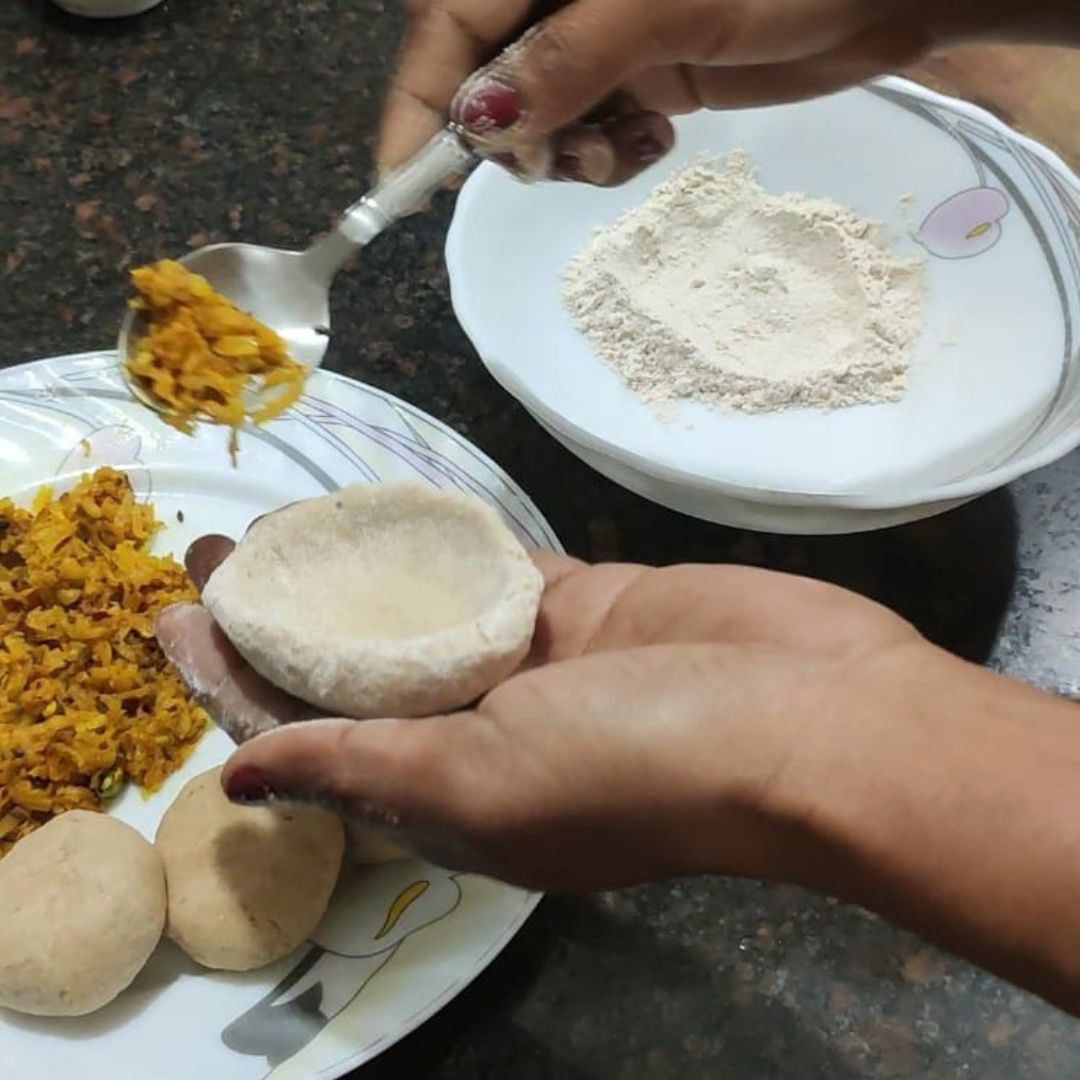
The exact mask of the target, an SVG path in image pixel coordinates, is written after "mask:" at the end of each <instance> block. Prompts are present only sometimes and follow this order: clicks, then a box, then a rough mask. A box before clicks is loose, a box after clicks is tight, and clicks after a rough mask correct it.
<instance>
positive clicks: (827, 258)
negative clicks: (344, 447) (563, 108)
mask: <svg viewBox="0 0 1080 1080" xmlns="http://www.w3.org/2000/svg"><path fill="white" fill-rule="evenodd" d="M675 129H676V135H677V141H676V144H675V147H674V150H673V151H672V152H671V153H670V154H669V155H668V156H667V157H665V158H664V159H662V160H661V161H659V162H657V163H656V164H655V165H653V166H652V167H651V168H649V169H648V170H646V171H645V172H644V173H643V174H642V175H640V176H638V177H637V178H635V179H634V180H632V181H631V182H630V183H628V184H626V185H624V186H622V187H618V188H612V189H600V188H595V187H589V186H587V185H582V184H538V185H534V186H527V185H523V184H521V183H518V182H517V181H515V180H514V179H513V178H511V177H510V176H509V175H508V174H506V172H505V171H504V170H501V169H499V168H498V167H496V166H495V165H491V164H486V165H483V166H481V167H480V168H479V169H478V170H477V171H476V172H475V173H474V174H473V175H472V176H471V177H470V178H469V180H468V181H467V183H466V184H465V185H464V187H463V189H462V191H461V194H460V196H459V199H458V203H457V208H456V211H455V216H454V220H453V224H452V226H451V230H450V234H449V236H448V238H447V246H446V253H447V265H448V268H449V272H450V282H451V289H452V295H453V302H454V307H455V310H456V312H457V315H458V318H459V319H460V321H461V324H462V326H463V327H464V329H465V331H466V332H467V333H468V335H469V336H470V338H471V339H472V341H473V344H474V345H475V347H476V350H477V352H478V353H479V354H480V357H481V359H482V360H483V362H484V363H485V364H486V365H487V367H488V369H489V370H490V371H491V373H492V374H493V375H494V377H495V378H496V379H497V380H498V381H499V382H500V383H501V384H502V385H503V386H504V387H505V388H506V389H507V390H508V391H509V392H510V393H511V394H513V395H514V396H515V397H517V398H518V399H519V400H520V401H521V402H522V404H523V405H524V406H525V407H526V408H527V409H528V410H529V411H530V412H531V413H532V414H533V415H534V416H535V417H536V419H537V420H538V421H539V422H540V423H541V424H543V425H544V427H546V428H547V429H548V430H549V432H550V433H551V434H552V435H553V436H554V437H555V438H556V439H558V440H559V441H561V442H562V443H563V444H564V445H565V446H566V447H567V448H568V449H570V450H571V451H572V452H573V453H575V454H577V455H578V456H579V457H580V458H582V459H583V460H584V461H585V462H587V463H588V464H589V465H590V466H592V467H593V468H594V469H596V470H597V471H598V472H600V473H602V474H604V475H605V476H607V477H608V478H610V479H611V480H613V481H615V482H616V483H619V484H622V485H623V486H625V487H627V488H629V489H630V490H632V491H634V492H636V493H638V494H640V495H642V496H644V497H645V498H648V499H652V500H653V501H655V502H658V503H661V504H663V505H666V506H669V507H671V508H673V509H676V510H680V511H682V512H684V513H687V514H691V515H694V516H696V517H699V518H703V519H706V520H710V521H716V522H720V523H722V524H727V525H734V526H737V527H743V528H753V529H763V530H768V531H775V532H788V533H843V532H856V531H862V530H866V529H874V528H883V527H886V526H891V525H897V524H901V523H903V522H907V521H913V520H916V519H919V518H925V517H928V516H930V515H932V514H936V513H940V512H942V511H945V510H948V509H951V508H953V507H955V506H958V505H960V504H962V503H964V502H966V501H968V500H970V499H973V498H975V497H977V496H979V495H982V494H984V493H986V492H988V491H991V490H993V489H994V488H997V487H1000V486H1002V485H1004V484H1006V483H1009V482H1010V481H1012V480H1014V479H1016V478H1017V477H1018V476H1020V475H1022V474H1024V473H1027V472H1030V471H1031V470H1033V469H1037V468H1040V467H1042V466H1044V465H1048V464H1050V463H1051V462H1052V461H1054V460H1056V459H1058V458H1060V457H1061V456H1063V455H1064V454H1066V453H1068V452H1069V451H1070V450H1072V449H1074V448H1075V447H1076V446H1077V445H1078V444H1080V422H1078V421H1080V393H1078V388H1080V346H1078V342H1080V231H1078V230H1077V223H1078V222H1080V179H1078V178H1077V176H1076V175H1075V174H1074V173H1073V172H1072V171H1071V170H1070V168H1069V167H1068V166H1067V165H1066V164H1065V162H1063V161H1062V160H1061V159H1060V158H1059V157H1057V156H1056V155H1055V154H1054V153H1052V152H1051V151H1050V150H1047V149H1046V148H1045V147H1043V146H1040V145H1039V144H1037V143H1035V142H1033V141H1032V140H1030V139H1028V138H1026V137H1024V136H1021V135H1019V134H1017V133H1016V132H1014V131H1012V130H1011V129H1010V128H1008V127H1007V126H1006V125H1005V124H1003V123H1002V122H1000V121H999V120H997V119H996V118H994V117H993V116H991V115H990V114H989V113H987V112H985V111H984V110H982V109H979V108H976V107H975V106H973V105H970V104H968V103H966V102H962V101H957V100H955V99H952V98H948V97H944V96H942V95H939V94H936V93H933V92H931V91H929V90H927V89H924V88H923V87H921V86H918V85H916V84H914V83H912V82H909V81H906V80H903V79H898V78H887V79H882V80H879V81H877V82H875V83H873V84H871V85H868V86H865V87H862V88H858V89H853V90H849V91H845V92H844V93H839V94H834V95H831V96H829V97H826V98H822V99H818V100H813V101H806V102H801V103H798V104H792V105H785V106H780V107H774V108H763V109H745V110H732V111H722V112H712V113H710V112H702V113H698V114H695V115H691V116H685V117H680V118H677V119H676V121H675Z"/></svg>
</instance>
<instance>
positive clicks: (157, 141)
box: [0, 0, 1080, 1080]
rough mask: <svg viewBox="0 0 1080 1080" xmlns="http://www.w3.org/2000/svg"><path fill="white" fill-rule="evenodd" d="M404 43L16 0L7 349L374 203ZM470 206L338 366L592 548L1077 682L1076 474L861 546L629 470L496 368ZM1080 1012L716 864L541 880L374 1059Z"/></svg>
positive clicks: (101, 329) (1049, 1054) (1059, 1041)
mask: <svg viewBox="0 0 1080 1080" xmlns="http://www.w3.org/2000/svg"><path fill="white" fill-rule="evenodd" d="M399 32H400V19H399V16H398V14H397V10H396V7H395V6H394V5H392V4H383V3H380V2H378V0H296V2H295V3H291V4H290V3H281V2H279V0H243V2H240V0H235V2H231V0H168V2H167V3H166V4H165V5H163V6H162V7H160V8H158V9H155V10H154V11H153V12H151V13H150V14H148V15H146V16H144V17H142V18H140V19H137V20H131V21H126V22H120V23H109V24H100V25H95V24H89V23H83V22H80V21H78V20H74V19H68V18H65V17H62V16H60V15H59V14H57V13H56V12H55V11H54V10H53V9H52V8H51V7H50V6H49V5H48V4H47V2H46V0H7V2H6V3H4V4H3V5H0V325H2V326H3V340H2V342H0V363H15V362H18V361H22V360H29V359H34V358H37V357H41V356H46V355H53V354H57V353H64V352H73V351H78V350H82V349H89V348H95V347H99V346H101V345H103V344H105V343H107V342H109V341H110V340H112V339H113V337H114V334H115V331H116V320H117V318H118V314H119V312H120V310H121V307H122V303H123V300H124V294H125V284H124V276H123V273H122V272H123V270H124V269H125V267H127V266H129V265H131V264H132V263H133V262H137V261H141V260H144V259H148V258H151V257H154V256H158V255H165V254H175V253H177V252H183V251H185V250H186V249H187V248H189V247H191V246H197V245H201V244H203V243H207V242H211V241H215V240H222V239H233V238H244V239H247V240H253V241H256V242H261V243H270V244H276V245H281V246H300V245H302V244H303V243H304V242H305V240H306V239H307V237H308V236H309V235H310V234H312V233H315V232H318V231H320V230H321V229H323V228H325V227H326V225H327V224H328V223H329V222H330V221H331V220H332V219H333V217H334V216H335V214H336V212H337V211H338V210H339V209H340V208H342V207H344V206H345V205H347V204H348V203H349V202H350V201H351V200H353V199H354V198H355V197H356V196H358V195H359V194H360V193H361V192H362V190H363V188H364V186H365V179H366V177H367V173H368V168H369V163H370V146H371V140H372V134H373V132H374V130H375V123H376V118H377V114H378V107H379V96H380V92H381V88H382V86H383V84H384V80H385V76H386V72H387V70H388V68H389V66H390V64H391V61H392V57H393V53H394V50H395V47H396V42H397V37H398V34H399ZM448 212H449V207H448V206H447V205H446V204H445V202H444V203H443V204H441V205H440V206H439V207H438V208H437V209H436V211H435V212H433V213H432V214H430V215H428V216H426V217H424V218H422V219H417V220H415V221H412V222H410V223H408V224H407V225H405V226H404V227H401V228H399V229H397V230H396V231H394V232H393V233H392V234H391V235H389V236H387V237H384V238H383V239H382V240H380V241H379V243H378V244H377V245H375V246H374V247H373V248H371V249H370V250H369V251H368V252H366V253H365V255H364V257H363V260H362V261H361V262H360V263H359V264H358V265H357V266H356V268H355V269H353V270H351V271H350V272H348V273H347V274H346V275H344V276H343V278H342V279H341V280H340V281H339V283H338V285H337V287H336V290H335V310H334V327H335V336H334V341H333V345H332V350H331V357H330V360H329V366H331V367H333V368H335V369H337V370H339V371H344V372H347V373H349V374H351V375H354V376H356V377H358V378H360V379H363V380H365V381H368V382H371V383H374V384H376V385H378V386H381V387H385V388H387V389H388V390H391V391H392V392H394V393H396V394H399V395H401V396H402V397H405V398H407V399H409V400H410V401H412V402H414V403H415V404H417V405H418V406H420V407H421V408H423V409H426V410H428V411H429V412H431V413H433V414H434V415H436V416H438V417H440V418H441V419H443V420H445V421H447V422H449V423H450V424H452V425H453V426H454V427H456V428H457V429H458V430H460V431H462V432H463V433H465V434H466V435H468V436H469V437H470V438H471V439H472V440H474V441H475V442H476V443H477V444H479V445H480V446H481V447H482V448H483V449H484V450H486V451H487V452H488V453H490V454H491V455H492V456H493V457H494V458H496V459H497V460H498V461H499V462H500V463H501V464H502V465H504V466H505V467H506V468H507V469H508V470H509V472H510V473H511V474H512V475H514V476H515V477H516V479H517V480H519V481H520V482H521V483H522V484H523V485H524V486H525V488H526V489H527V490H528V491H529V492H530V493H531V494H532V495H533V497H534V498H535V499H536V501H537V503H538V504H539V506H540V508H541V509H542V510H543V512H544V513H545V514H546V515H547V516H548V518H549V519H550V520H551V521H552V523H553V525H554V526H555V528H556V529H557V530H558V532H559V533H560V535H561V536H562V537H563V539H564V540H565V542H566V544H567V546H568V547H569V548H570V549H571V550H572V551H573V552H575V553H577V554H580V555H583V556H586V557H588V558H592V559H611V558H624V559H633V560H642V561H650V562H658V563H669V562H675V561H679V560H697V561H720V560H734V561H739V562H746V563H753V564H759V565H766V566H772V567H777V568H782V569H788V570H795V571H799V572H802V573H808V574H812V575H816V576H819V577H822V578H827V579H829V580H833V581H838V582H843V583H845V584H847V585H849V586H851V587H853V588H856V589H859V590H861V591H862V592H865V593H867V594H869V595H872V596H875V597H877V598H879V599H881V600H883V601H884V602H886V603H887V604H890V605H892V606H893V607H896V608H898V609H899V610H900V611H902V612H903V613H904V614H906V615H908V616H909V617H911V618H912V619H914V620H915V621H916V622H917V623H918V624H919V625H920V626H921V627H922V628H923V629H924V630H925V631H926V632H927V633H929V634H930V635H931V636H932V637H933V638H935V639H936V640H938V641H940V642H942V643H944V644H946V645H948V646H949V647H950V648H952V649H954V650H956V651H958V652H960V653H962V654H964V655H966V656H969V657H973V658H976V659H982V660H989V661H990V662H992V663H994V664H996V665H999V666H1000V667H1002V668H1003V669H1004V670H1006V671H1008V672H1010V673H1013V674H1015V675H1017V676H1020V677H1023V678H1026V679H1029V680H1031V681H1033V682H1036V683H1038V684H1040V685H1043V686H1046V687H1052V688H1057V689H1061V690H1063V691H1066V692H1068V693H1074V692H1075V691H1076V690H1077V675H1078V672H1080V643H1078V633H1080V601H1078V600H1077V596H1078V595H1080V594H1078V593H1077V591H1076V582H1077V566H1080V479H1078V478H1080V462H1078V460H1077V459H1072V460H1069V461H1066V462H1063V463H1061V464H1059V465H1058V466H1056V467H1054V468H1052V469H1049V470H1046V471H1045V472H1043V473H1040V474H1039V475H1037V476H1034V477H1031V478H1030V479H1028V480H1026V481H1024V482H1023V483H1021V484H1018V485H1016V486H1015V487H1014V488H1013V489H1012V490H1011V491H1009V492H1002V493H999V494H996V495H993V496H991V497H988V498H986V499H983V500H982V501H980V502H979V503H977V504H975V505H973V506H970V507H967V508H966V509H963V510H960V511H957V512H954V513H952V514H950V515H948V516H947V517H944V518H940V519H937V520H934V521H930V522H927V523H924V524H921V525H917V526H914V527H910V528H905V529H898V530H893V531H890V532H886V533H881V534H878V535H872V536H867V537H861V538H842V539H822V540H791V539H785V538H779V537H768V536H759V535H751V534H740V533H736V532H732V531H729V530H725V529H721V528H716V527H713V526H709V525H705V524H702V523H700V522H696V521H692V520H690V519H687V518H683V517H680V516H678V515H675V514H672V513H669V512H666V511H664V510H661V509H659V508H658V507H654V506H652V505H650V504H648V503H645V502H643V501H641V500H640V499H638V498H636V497H634V496H632V495H630V494H628V493H626V492H624V491H622V490H621V489H619V488H616V487H614V486H613V485H611V484H609V483H607V482H606V481H604V480H602V479H601V478H599V477H597V476H596V475H594V474H593V473H591V472H590V471H589V470H588V469H586V468H585V467H584V466H583V465H581V464H580V463H579V462H577V461H576V460H575V459H574V458H572V457H570V456H569V455H568V454H567V453H566V452H565V451H563V450H562V449H561V448H559V447H558V446H557V445H556V444H555V443H553V442H552V440H551V439H550V438H548V437H547V436H546V435H545V434H544V433H543V432H542V431H540V430H539V429H538V428H537V427H536V426H535V425H534V424H533V423H532V422H531V421H530V420H529V419H528V417H526V416H525V415H524V414H523V413H522V411H521V410H520V409H519V408H517V407H516V406H515V404H514V403H513V402H512V401H511V400H509V399H508V398H507V397H506V395H504V394H503V393H502V392H501V391H500V390H499V389H498V388H497V387H496V386H495V385H494V384H493V382H492V381H491V379H490V378H488V376H487V375H486V374H485V372H484V370H483V368H482V367H481V365H480V364H479V362H478V361H477V360H476V358H475V356H474V355H473V353H472V350H471V348H470V346H469V344H468V342H467V340H466V339H465V337H464V335H463V334H462V333H461V331H460V330H459V329H458V327H457V325H456V323H455V321H454V318H453V315H452V313H451V310H450V305H449V302H448V297H447V285H446V274H445V271H444V268H443V264H442V247H441V242H442V237H443V232H444V228H445V225H446V221H447V217H448ZM1078 1062H1080V1028H1078V1027H1076V1026H1075V1025H1074V1023H1073V1021H1071V1020H1070V1019H1068V1018H1067V1017H1065V1016H1063V1015H1062V1014H1060V1013H1058V1012H1055V1011H1054V1010H1053V1009H1050V1008H1049V1007H1047V1006H1045V1005H1043V1004H1041V1003H1040V1002H1038V1001H1036V1000H1034V999H1032V998H1030V997H1028V996H1026V995H1024V994H1021V993H1019V992H1017V991H1015V990H1013V989H1011V988H1010V987H1008V986H1005V985H1004V984H1002V983H1000V982H998V981H997V980H995V979H993V978H991V977H989V976H986V975H984V974H982V973H980V972H978V971H975V970H974V969H972V968H971V967H969V966H967V965H966V964H964V963H961V962H959V961H957V960H954V959H952V958H950V957H946V956H943V955H941V954H939V953H938V952H936V951H935V950H933V949H931V948H928V947H925V946H924V945H922V944H921V943H920V942H918V941H917V940H915V939H913V938H912V937H910V936H908V935H905V934H903V933H900V932H898V931H896V930H894V929H892V928H890V927H888V926H885V925H883V924H882V923H881V922H879V921H878V920H876V919H873V918H871V917H869V916H866V915H864V914H862V913H861V912H858V911H853V910H851V909H848V908H845V907H843V906H841V905H837V904H833V903H831V902H828V901H825V900H822V899H819V898H817V897H814V896H811V895H808V894H806V893H803V892H801V891H798V890H795V889H789V888H776V887H766V886H763V885H757V884H753V883H731V882H725V881H718V880H717V881H694V882H680V883H674V884H664V885H655V886H650V887H646V888H641V889H635V890H630V891H627V892H622V893H618V894H610V895H601V896H596V897H592V898H588V899H557V898H552V899H548V900H547V901H545V902H544V904H543V905H542V906H541V908H540V910H539V912H538V914H537V915H536V916H535V917H534V918H533V919H532V920H531V922H530V923H529V924H528V925H527V927H526V928H525V930H524V931H523V932H522V933H521V935H520V936H519V937H518V939H517V940H516V941H515V942H514V943H513V944H512V945H511V947H510V948H509V949H508V950H507V952H506V953H505V954H504V956H503V957H502V958H501V959H500V960H499V961H497V963H496V964H495V965H494V967H493V968H492V969H491V970H490V971H489V972H488V973H487V974H486V975H485V976H483V977H482V978H481V979H480V980H479V982H478V983H477V984H476V985H475V986H474V987H473V988H472V989H470V990H469V991H468V992H467V993H466V994H464V995H463V996H462V997H461V998H459V999H458V1000H457V1001H456V1002H454V1003H453V1004H452V1005H451V1006H450V1007H449V1008H448V1009H447V1010H445V1011H444V1012H443V1013H442V1014H441V1015H440V1016H439V1017H437V1018H436V1019H435V1020H434V1021H433V1022H432V1023H430V1024H428V1025H427V1026H425V1027H424V1028H423V1029H421V1031H420V1032H418V1033H417V1034H416V1035H414V1036H412V1037H411V1038H410V1039H408V1040H406V1041H405V1042H404V1043H403V1044H402V1045H401V1046H400V1047H398V1048H396V1049H395V1050H393V1051H391V1052H389V1053H388V1054H386V1055H385V1056H384V1057H383V1058H381V1059H380V1060H379V1061H377V1062H376V1063H375V1064H374V1065H372V1066H371V1067H370V1068H369V1069H367V1070H365V1071H364V1076H365V1077H371V1078H373V1080H374V1078H378V1077H383V1076H385V1077H409V1078H413V1077H433V1078H437V1080H638V1078H642V1080H644V1078H646V1077H647V1078H649V1080H662V1078H669V1077H670V1078H683V1077H692V1078H697V1077H723V1078H726V1080H751V1078H754V1080H756V1078H764V1077H770V1078H784V1080H816V1078H819V1077H820V1078H828V1080H848V1078H856V1077H858V1078H872V1080H885V1078H916V1077H919V1078H929V1080H954V1078H958V1077H971V1078H973V1080H1026V1078H1040V1080H1042V1078H1050V1077H1055V1078H1057V1077H1060V1078H1066V1077H1075V1076H1078V1075H1080V1064H1078Z"/></svg>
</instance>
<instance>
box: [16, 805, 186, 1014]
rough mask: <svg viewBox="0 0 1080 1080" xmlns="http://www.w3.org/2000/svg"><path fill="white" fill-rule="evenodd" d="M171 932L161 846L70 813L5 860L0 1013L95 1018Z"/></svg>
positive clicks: (108, 822)
mask: <svg viewBox="0 0 1080 1080" xmlns="http://www.w3.org/2000/svg"><path fill="white" fill-rule="evenodd" d="M164 925H165V875H164V872H163V870H162V866H161V860H160V859H159V858H158V855H157V852H156V851H155V850H154V848H153V846H152V845H151V844H149V843H147V841H146V840H144V839H143V838H142V836H140V835H139V833H137V832H136V831H135V830H134V829H133V828H131V826H130V825H125V824H124V823H123V822H122V821H118V820H117V819H116V818H113V817H109V816H108V815H107V814H96V813H92V812H91V811H88V810H69V811H68V812H67V813H66V814H61V815H60V816H59V817H57V818H54V819H53V820H52V821H50V822H48V824H46V825H43V826H42V827H41V828H40V829H38V830H37V831H36V832H32V833H31V834H30V835H29V836H27V837H25V838H24V839H22V840H20V841H19V842H18V843H17V844H16V845H15V847H14V848H12V850H11V851H10V852H9V853H8V855H7V856H6V857H5V858H4V859H3V860H2V861H0V1006H3V1007H5V1008H8V1009H14V1010H16V1011H17V1012H23V1013H31V1014H34V1015H36V1016H83V1015H85V1014H86V1013H91V1012H94V1011H96V1010H97V1009H100V1008H101V1007H102V1006H104V1005H107V1004H108V1003H109V1002H110V1001H112V1000H113V999H114V998H115V997H116V996H117V995H118V994H120V993H121V991H123V990H125V989H126V988H127V987H128V986H129V985H130V984H131V982H132V980H133V979H134V978H135V976H136V975H138V973H139V972H140V971H141V970H142V968H143V966H144V965H145V964H146V961H147V960H148V959H149V957H150V954H151V953H152V952H153V951H154V949H155V948H156V946H157V943H158V941H159V940H160V938H161V931H162V928H163V927H164Z"/></svg>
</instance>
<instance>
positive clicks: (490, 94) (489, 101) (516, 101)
mask: <svg viewBox="0 0 1080 1080" xmlns="http://www.w3.org/2000/svg"><path fill="white" fill-rule="evenodd" d="M521 111H522V109H521V95H520V94H518V92H517V90H515V89H514V87H512V86H508V85H507V84H506V83H504V82H499V81H498V80H497V79H483V80H482V81H481V82H479V83H478V84H477V85H476V87H475V88H474V89H473V90H472V91H470V92H469V93H468V95H467V96H466V97H465V100H464V101H463V102H462V103H461V107H460V109H459V110H458V120H459V121H460V122H461V123H462V124H463V125H464V126H465V127H466V128H468V130H469V131H471V132H472V133H473V134H475V135H489V134H491V133H492V132H494V131H506V129H507V128H512V127H513V126H514V125H515V124H516V123H517V122H518V121H519V120H520V119H521Z"/></svg>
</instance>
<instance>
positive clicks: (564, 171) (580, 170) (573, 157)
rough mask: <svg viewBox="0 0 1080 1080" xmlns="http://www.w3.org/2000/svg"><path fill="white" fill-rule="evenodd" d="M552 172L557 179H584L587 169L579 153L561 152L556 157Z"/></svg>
mask: <svg viewBox="0 0 1080 1080" xmlns="http://www.w3.org/2000/svg"><path fill="white" fill-rule="evenodd" d="M552 174H553V175H554V176H555V178H556V179H557V180H584V179H585V169H584V167H583V166H582V164H581V158H579V157H578V156H577V154H559V155H558V156H557V157H556V158H555V165H554V168H553V169H552Z"/></svg>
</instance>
